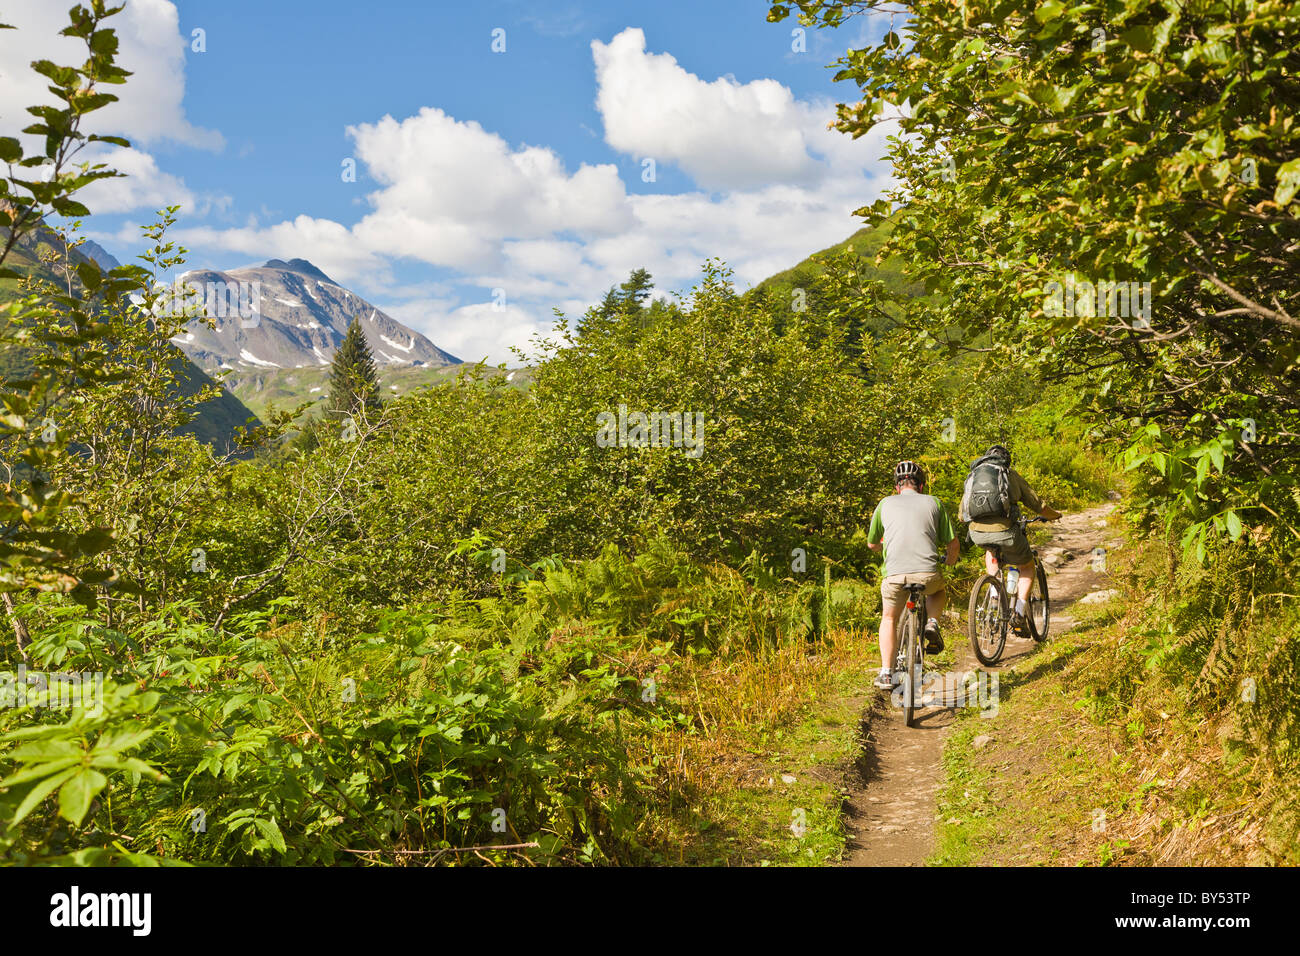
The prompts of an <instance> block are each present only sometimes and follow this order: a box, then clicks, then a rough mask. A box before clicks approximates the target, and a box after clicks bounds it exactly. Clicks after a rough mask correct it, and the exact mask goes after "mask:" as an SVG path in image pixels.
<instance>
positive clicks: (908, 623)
mask: <svg viewBox="0 0 1300 956" xmlns="http://www.w3.org/2000/svg"><path fill="white" fill-rule="evenodd" d="M903 613H904V616H903V640H902V644H901V648H900V649H901V651H902V657H903V663H904V669H903V723H904V724H905V725H907V726H908V727H911V726H912V718H913V717H914V716H915V714H916V673H915V671H916V664H915V661H916V656H917V651H918V648H917V646H916V642H917V641H918V640H919V639H920V635H919V634H917V632H916V615H915V614H913V613H912V612H911V611H905V612H903Z"/></svg>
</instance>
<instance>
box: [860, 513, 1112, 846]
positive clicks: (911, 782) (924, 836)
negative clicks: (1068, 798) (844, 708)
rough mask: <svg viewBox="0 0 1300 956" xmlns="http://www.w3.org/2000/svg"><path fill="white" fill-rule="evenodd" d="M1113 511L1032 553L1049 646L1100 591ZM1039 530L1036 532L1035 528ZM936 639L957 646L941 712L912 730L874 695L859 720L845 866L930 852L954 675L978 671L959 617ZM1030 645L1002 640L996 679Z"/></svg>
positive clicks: (1071, 521) (1076, 520)
mask: <svg viewBox="0 0 1300 956" xmlns="http://www.w3.org/2000/svg"><path fill="white" fill-rule="evenodd" d="M1114 507H1115V506H1114V504H1105V505H1100V506H1098V507H1095V508H1089V509H1088V510H1086V511H1080V512H1077V513H1075V514H1070V515H1066V516H1065V517H1064V518H1062V519H1061V520H1060V521H1059V522H1056V523H1055V524H1053V525H1052V526H1051V531H1052V539H1051V541H1050V542H1049V543H1048V544H1046V545H1043V546H1040V547H1039V549H1038V552H1039V558H1040V559H1041V560H1042V561H1043V563H1044V564H1045V565H1046V566H1047V582H1048V590H1049V591H1050V593H1051V613H1052V621H1051V629H1050V632H1049V636H1048V640H1049V641H1051V640H1052V639H1054V638H1056V637H1058V636H1060V635H1061V634H1063V633H1065V632H1066V631H1067V630H1069V629H1070V628H1071V627H1073V626H1074V624H1075V621H1074V619H1073V618H1072V617H1071V616H1070V608H1071V607H1072V606H1073V605H1074V604H1075V602H1077V601H1078V600H1079V599H1080V598H1081V597H1084V596H1086V595H1087V594H1088V593H1090V592H1093V591H1097V590H1100V589H1102V588H1104V587H1105V586H1106V582H1107V580H1108V579H1107V578H1106V575H1105V572H1104V566H1103V564H1102V561H1101V560H1100V557H1099V556H1098V555H1096V554H1094V549H1096V548H1107V547H1111V546H1117V541H1116V538H1117V537H1118V535H1117V534H1116V533H1115V532H1113V531H1108V530H1106V528H1105V518H1106V515H1107V514H1109V513H1110V512H1111V511H1112V510H1113V509H1114ZM1039 527H1041V526H1039ZM966 598H967V595H965V594H960V595H952V594H950V595H949V606H950V607H955V608H964V607H965V604H966ZM943 639H944V642H945V643H946V644H948V645H949V646H951V644H952V642H954V641H956V642H957V646H958V652H957V664H956V666H955V668H954V670H953V671H950V672H949V673H948V674H947V675H944V677H945V679H944V680H943V681H941V682H936V684H935V690H936V692H938V691H940V690H941V689H944V688H946V689H947V693H946V696H945V697H944V698H943V701H944V702H946V703H947V704H948V706H934V707H927V708H925V709H923V710H918V711H917V717H916V726H914V727H907V726H905V725H904V724H903V713H902V710H901V708H899V707H897V706H895V705H894V704H893V702H892V700H891V698H890V695H888V694H885V693H884V692H883V691H876V692H875V697H874V699H873V700H872V702H871V704H870V706H869V707H868V710H867V713H866V714H864V716H863V721H862V726H863V748H862V752H861V754H860V755H859V757H858V759H857V761H856V763H855V765H854V767H853V769H852V770H851V771H850V773H849V774H848V777H849V782H848V784H847V786H848V788H849V793H848V796H847V798H846V800H845V805H844V816H845V826H846V828H847V829H848V831H849V840H848V844H847V846H846V847H845V855H844V861H843V865H845V866H922V865H924V863H925V861H926V858H927V857H929V855H930V854H931V852H932V851H933V849H934V824H935V819H934V810H935V794H936V792H937V791H938V789H939V785H940V783H941V782H942V779H943V773H942V757H943V743H944V738H945V737H946V735H947V731H948V728H949V727H950V726H951V725H952V723H953V721H954V720H955V719H956V710H955V707H954V706H953V703H954V701H955V698H956V696H957V692H956V690H955V687H956V686H957V684H958V681H959V680H960V676H961V675H962V674H963V673H965V672H969V671H972V670H975V669H976V668H977V667H978V666H979V665H978V662H977V661H976V660H975V655H974V654H972V653H971V650H970V641H969V638H968V637H967V634H966V619H965V613H964V612H963V613H962V616H961V619H960V620H958V621H954V620H953V619H952V618H946V619H945V621H944V629H943ZM1034 646H1035V645H1034V643H1033V641H1031V640H1028V639H1025V638H1019V637H1016V636H1014V635H1011V636H1008V638H1007V646H1006V650H1005V651H1004V652H1003V654H1002V660H1001V662H1000V663H999V665H998V666H997V667H995V668H985V669H986V670H988V671H990V672H997V671H1000V670H1002V669H1004V668H1006V667H1011V666H1014V665H1015V664H1016V662H1017V661H1020V660H1023V659H1024V658H1025V657H1027V656H1028V655H1030V654H1032V653H1033V650H1034Z"/></svg>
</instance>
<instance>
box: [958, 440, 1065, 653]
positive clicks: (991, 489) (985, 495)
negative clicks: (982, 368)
mask: <svg viewBox="0 0 1300 956" xmlns="http://www.w3.org/2000/svg"><path fill="white" fill-rule="evenodd" d="M1021 504H1023V505H1025V506H1026V507H1027V508H1029V510H1031V511H1034V512H1036V513H1037V514H1040V515H1042V516H1043V517H1044V518H1046V519H1047V520H1048V521H1056V520H1057V519H1058V518H1060V517H1061V513H1060V512H1059V511H1057V510H1055V509H1054V508H1052V507H1050V506H1048V505H1046V504H1044V503H1043V502H1042V501H1041V500H1039V497H1038V495H1036V494H1034V490H1033V489H1032V488H1030V487H1029V485H1028V483H1027V482H1026V481H1025V479H1024V478H1022V477H1021V476H1020V473H1019V472H1018V471H1016V470H1015V469H1014V468H1012V467H1011V452H1010V451H1009V450H1008V449H1007V447H1006V446H1005V445H994V446H993V447H991V448H990V449H989V450H988V451H986V452H985V453H984V454H983V455H981V456H980V457H979V458H977V459H976V460H975V461H974V462H973V463H972V464H971V470H970V473H969V474H968V475H967V476H966V488H965V491H964V493H963V494H962V498H961V508H960V510H959V512H958V515H957V516H958V517H959V518H960V519H961V520H962V521H965V522H967V524H968V525H969V527H970V540H971V543H973V544H977V545H979V546H980V547H982V548H983V549H984V567H985V569H986V570H987V571H988V573H989V574H991V575H996V574H997V565H996V564H995V562H994V559H993V550H992V549H993V548H995V547H1000V548H1001V549H1002V560H1003V561H1005V562H1007V563H1009V564H1013V565H1015V566H1016V568H1017V570H1019V572H1020V582H1019V584H1018V586H1017V588H1016V604H1015V608H1014V610H1013V611H1012V614H1011V626H1012V627H1013V628H1014V629H1015V630H1016V631H1017V632H1023V631H1024V627H1025V612H1026V610H1027V609H1028V607H1029V592H1030V590H1032V588H1033V586H1034V554H1033V551H1032V550H1030V547H1029V539H1028V538H1026V537H1025V533H1024V531H1023V530H1022V529H1021V527H1020V518H1021V515H1020V505H1021ZM972 512H973V513H972Z"/></svg>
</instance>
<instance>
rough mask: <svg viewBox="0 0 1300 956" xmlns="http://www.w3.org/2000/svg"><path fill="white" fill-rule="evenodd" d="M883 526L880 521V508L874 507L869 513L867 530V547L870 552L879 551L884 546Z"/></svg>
mask: <svg viewBox="0 0 1300 956" xmlns="http://www.w3.org/2000/svg"><path fill="white" fill-rule="evenodd" d="M884 538H885V525H884V523H883V522H881V520H880V506H879V505H876V510H875V511H873V512H871V526H870V527H868V528H867V547H868V548H870V549H871V550H872V551H880V550H881V549H882V548H884V546H885V541H884Z"/></svg>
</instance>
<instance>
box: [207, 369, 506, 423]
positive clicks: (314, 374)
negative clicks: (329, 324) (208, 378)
mask: <svg viewBox="0 0 1300 956" xmlns="http://www.w3.org/2000/svg"><path fill="white" fill-rule="evenodd" d="M466 367H472V366H466V365H448V366H444V367H442V368H426V367H422V366H398V367H392V366H380V367H379V391H380V394H381V395H382V396H383V397H384V398H392V397H396V396H399V395H408V394H410V393H411V392H413V391H416V390H418V389H421V388H427V387H429V386H431V385H440V384H442V383H444V382H449V381H452V380H453V379H455V377H456V376H457V375H459V374H460V372H461V370H462V369H464V368H466ZM485 374H486V375H487V376H488V377H493V378H495V377H498V376H501V375H511V374H513V375H514V378H513V379H511V381H510V384H511V385H512V386H513V387H515V388H521V389H522V388H527V387H528V382H529V381H530V379H531V373H530V371H529V370H528V369H507V370H506V371H505V372H502V371H501V370H500V369H496V368H490V367H489V368H486V369H485ZM329 379H330V368H329V366H328V365H322V366H313V367H304V368H286V369H261V370H256V371H250V372H239V373H235V374H232V375H230V376H229V377H228V378H227V379H226V386H227V388H229V389H230V390H231V392H233V393H234V395H235V396H236V397H237V398H238V399H239V400H240V401H242V402H243V403H244V404H245V405H247V406H248V407H249V408H250V409H252V410H253V412H255V413H256V414H257V415H258V416H260V417H265V416H266V412H267V409H268V408H269V407H270V406H271V405H274V406H275V407H276V408H277V409H280V410H281V411H285V410H288V409H292V408H296V407H297V406H298V405H301V404H303V403H313V404H320V403H322V402H324V401H325V400H326V398H327V397H328V396H329V388H330V384H329Z"/></svg>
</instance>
